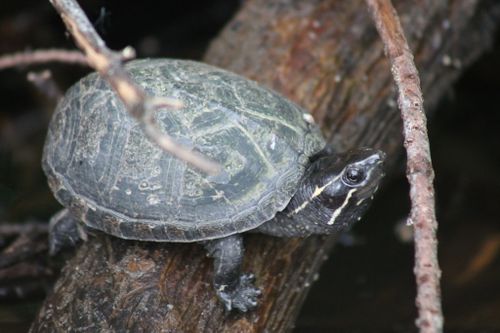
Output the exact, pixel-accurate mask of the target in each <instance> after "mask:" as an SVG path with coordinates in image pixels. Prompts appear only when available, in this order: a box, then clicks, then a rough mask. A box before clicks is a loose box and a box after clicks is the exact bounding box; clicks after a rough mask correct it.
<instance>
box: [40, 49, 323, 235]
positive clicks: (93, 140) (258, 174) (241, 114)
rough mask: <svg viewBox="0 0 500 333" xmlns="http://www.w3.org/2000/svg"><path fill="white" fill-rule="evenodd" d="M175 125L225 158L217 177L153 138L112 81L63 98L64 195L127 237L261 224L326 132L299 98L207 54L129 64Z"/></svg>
mask: <svg viewBox="0 0 500 333" xmlns="http://www.w3.org/2000/svg"><path fill="white" fill-rule="evenodd" d="M127 70H128V71H129V73H130V74H131V76H132V77H133V79H134V80H135V81H136V82H137V83H138V84H139V85H141V86H142V87H143V88H144V89H145V90H146V92H147V93H148V94H149V95H151V96H157V97H160V96H161V97H169V98H176V99H178V100H180V101H181V102H182V103H183V107H182V108H180V109H166V108H162V109H159V110H158V112H157V113H156V114H155V117H156V119H157V122H158V124H159V125H160V127H161V128H162V130H163V131H164V132H165V133H168V134H169V135H171V136H172V137H173V138H174V139H175V140H176V141H177V142H179V143H181V144H183V145H186V146H188V147H191V148H192V149H194V150H195V151H198V152H200V153H202V154H204V155H206V156H207V157H209V158H211V159H213V160H215V161H217V162H218V163H220V165H221V166H222V168H223V171H222V172H221V173H220V174H218V175H216V176H209V175H206V174H204V173H203V172H201V171H198V170H196V169H193V168H191V167H189V166H188V165H186V163H184V162H182V161H180V160H178V159H176V158H173V157H172V156H171V155H169V154H168V153H166V152H164V151H162V150H161V149H160V148H158V147H157V146H156V145H155V144H154V143H152V142H151V141H150V140H149V139H148V138H146V136H145V135H144V133H143V130H142V129H141V127H140V125H139V124H138V122H137V121H136V120H135V119H133V118H132V117H131V116H129V115H128V114H127V112H126V110H125V108H124V106H123V104H122V103H121V101H120V100H119V99H118V98H117V97H116V96H115V94H114V93H113V91H112V90H111V89H110V87H109V86H108V84H107V83H106V82H105V81H104V80H102V79H101V78H100V77H99V76H98V75H97V74H95V73H94V74H90V75H88V76H87V77H85V78H83V79H82V80H80V81H79V82H77V83H76V84H75V85H74V86H73V87H71V88H70V89H69V90H68V92H67V94H66V96H65V97H64V98H63V100H62V101H61V102H60V103H59V105H58V107H57V109H56V111H55V113H54V115H53V118H52V121H51V123H50V126H49V131H48V135H47V139H46V143H45V148H44V155H43V163H42V164H43V169H44V171H45V173H46V174H47V176H48V179H49V185H50V187H51V189H52V190H53V192H54V194H55V196H56V198H57V199H58V200H59V202H61V204H63V205H64V206H65V207H67V208H69V209H70V211H71V213H72V214H73V215H74V216H75V217H77V218H78V219H80V220H81V221H82V222H83V223H85V224H86V225H88V226H90V227H92V228H96V229H99V230H102V231H104V232H106V233H109V234H112V235H115V236H117V237H121V238H126V239H137V240H148V241H171V242H191V241H198V240H206V239H214V238H220V237H224V236H227V235H231V234H235V233H240V232H244V231H246V230H249V229H253V228H256V227H258V226H259V225H260V224H262V223H264V222H266V221H268V220H270V219H271V218H273V216H274V215H275V214H276V212H278V211H280V210H282V209H284V208H285V207H286V205H287V204H288V202H289V200H290V198H291V197H292V196H293V194H294V193H295V191H296V187H297V185H298V183H299V181H300V179H301V176H302V175H303V173H304V170H305V168H306V167H307V165H308V163H309V161H308V158H309V157H310V156H311V155H313V154H315V153H316V152H318V151H319V150H321V149H322V147H323V146H324V141H323V139H322V137H321V134H320V132H319V130H318V128H317V126H315V125H314V124H312V123H311V122H309V121H307V119H308V115H307V114H306V113H305V111H304V110H302V109H301V108H300V107H298V106H297V105H295V104H294V103H292V102H290V101H288V100H287V99H285V98H283V97H282V96H280V95H278V94H277V93H275V92H273V91H271V90H268V89H266V88H264V87H262V86H260V85H258V84H257V83H255V82H253V81H250V80H248V79H245V78H243V77H241V76H238V75H236V74H233V73H230V72H228V71H225V70H222V69H219V68H215V67H212V66H209V65H206V64H202V63H198V62H193V61H183V60H170V59H155V60H153V59H146V60H137V61H133V62H130V63H129V64H128V65H127Z"/></svg>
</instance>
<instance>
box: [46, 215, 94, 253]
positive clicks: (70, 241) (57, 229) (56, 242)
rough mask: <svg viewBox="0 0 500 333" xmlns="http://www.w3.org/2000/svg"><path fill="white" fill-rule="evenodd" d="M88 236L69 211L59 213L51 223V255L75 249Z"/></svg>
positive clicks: (53, 217)
mask: <svg viewBox="0 0 500 333" xmlns="http://www.w3.org/2000/svg"><path fill="white" fill-rule="evenodd" d="M86 239H87V234H86V233H85V230H83V228H82V227H81V226H80V223H79V222H78V220H77V219H75V218H74V217H73V216H71V213H70V212H69V211H68V210H67V209H62V210H60V211H59V212H57V213H56V214H55V215H54V216H52V218H51V219H50V222H49V253H50V255H55V254H57V253H58V252H59V251H61V250H62V249H63V248H66V247H74V246H75V245H76V244H77V243H78V242H79V241H80V240H86Z"/></svg>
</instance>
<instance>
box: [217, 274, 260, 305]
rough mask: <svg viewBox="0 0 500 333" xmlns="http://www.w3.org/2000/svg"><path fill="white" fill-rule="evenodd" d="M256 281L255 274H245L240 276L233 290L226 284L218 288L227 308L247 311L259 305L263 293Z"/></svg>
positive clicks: (218, 292)
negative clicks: (256, 285)
mask: <svg viewBox="0 0 500 333" xmlns="http://www.w3.org/2000/svg"><path fill="white" fill-rule="evenodd" d="M254 281H255V276H254V275H253V274H243V275H241V276H240V278H239V283H238V285H237V286H236V287H235V288H231V289H232V290H228V289H227V286H226V285H222V286H221V287H220V288H218V289H217V296H219V299H220V300H221V301H222V302H223V303H224V306H225V307H226V310H228V311H231V310H232V309H236V310H238V311H240V312H247V311H249V310H252V309H254V308H255V307H256V306H257V299H258V297H259V296H260V295H261V294H262V293H261V291H260V290H259V289H258V288H256V287H255V286H254Z"/></svg>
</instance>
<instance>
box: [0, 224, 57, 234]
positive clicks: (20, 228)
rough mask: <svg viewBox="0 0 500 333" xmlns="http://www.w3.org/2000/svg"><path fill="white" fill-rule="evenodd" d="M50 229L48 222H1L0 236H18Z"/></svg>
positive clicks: (44, 231)
mask: <svg viewBox="0 0 500 333" xmlns="http://www.w3.org/2000/svg"><path fill="white" fill-rule="evenodd" d="M48 230H49V227H48V224H47V223H41V222H25V223H9V222H2V223H0V237H10V236H17V235H20V234H27V233H38V234H42V233H47V232H48Z"/></svg>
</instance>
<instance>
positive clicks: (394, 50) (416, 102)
mask: <svg viewBox="0 0 500 333" xmlns="http://www.w3.org/2000/svg"><path fill="white" fill-rule="evenodd" d="M366 2H367V4H368V7H369V8H370V11H371V13H372V16H373V19H374V21H375V24H376V26H377V30H378V32H379V34H380V36H381V38H382V41H383V42H384V46H385V52H386V54H387V56H388V58H389V60H390V61H391V69H392V75H393V77H394V81H396V85H397V87H398V91H399V97H398V104H399V108H400V110H401V117H402V119H403V134H404V138H405V139H404V145H405V148H406V152H407V159H408V162H407V170H406V175H407V178H408V181H409V183H410V199H411V212H410V220H409V222H410V223H412V224H413V225H414V227H415V268H414V272H415V277H416V282H417V298H416V304H417V307H418V311H419V318H418V319H417V321H416V324H417V326H418V327H419V329H420V332H442V330H443V315H442V310H441V291H440V285H439V279H440V276H441V271H440V269H439V264H438V259H437V238H436V230H437V220H436V214H435V209H434V187H433V180H434V171H433V169H432V162H431V156H430V149H429V139H428V136H427V124H426V118H425V113H424V109H423V98H422V91H421V88H420V80H419V76H418V72H417V69H416V67H415V64H414V62H413V55H412V53H411V51H410V48H409V46H408V43H407V41H406V38H405V36H404V32H403V29H402V27H401V23H400V21H399V18H398V16H397V13H396V11H395V10H394V7H393V6H392V4H391V1H390V0H366Z"/></svg>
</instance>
